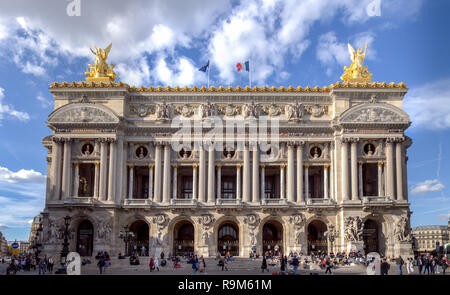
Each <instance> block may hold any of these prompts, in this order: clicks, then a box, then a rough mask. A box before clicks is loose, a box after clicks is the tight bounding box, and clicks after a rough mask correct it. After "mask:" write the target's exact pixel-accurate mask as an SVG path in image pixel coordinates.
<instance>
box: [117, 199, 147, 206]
mask: <svg viewBox="0 0 450 295" xmlns="http://www.w3.org/2000/svg"><path fill="white" fill-rule="evenodd" d="M151 205H152V200H150V199H125V200H123V207H124V208H142V207H149V206H151Z"/></svg>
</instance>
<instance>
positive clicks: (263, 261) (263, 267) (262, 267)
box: [261, 257, 269, 272]
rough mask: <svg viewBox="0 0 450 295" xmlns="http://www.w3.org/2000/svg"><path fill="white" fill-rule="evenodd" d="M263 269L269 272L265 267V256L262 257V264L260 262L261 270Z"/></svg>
mask: <svg viewBox="0 0 450 295" xmlns="http://www.w3.org/2000/svg"><path fill="white" fill-rule="evenodd" d="M265 270H267V272H269V270H268V269H267V260H266V257H263V260H262V264H261V272H264V271H265Z"/></svg>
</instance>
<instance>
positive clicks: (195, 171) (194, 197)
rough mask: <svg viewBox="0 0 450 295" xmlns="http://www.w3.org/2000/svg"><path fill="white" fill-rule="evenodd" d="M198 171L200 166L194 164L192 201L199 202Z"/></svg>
mask: <svg viewBox="0 0 450 295" xmlns="http://www.w3.org/2000/svg"><path fill="white" fill-rule="evenodd" d="M197 169H198V165H197V164H194V165H193V166H192V199H194V200H197V198H198V192H197V190H198V189H197V187H198V186H197V183H198V181H197Z"/></svg>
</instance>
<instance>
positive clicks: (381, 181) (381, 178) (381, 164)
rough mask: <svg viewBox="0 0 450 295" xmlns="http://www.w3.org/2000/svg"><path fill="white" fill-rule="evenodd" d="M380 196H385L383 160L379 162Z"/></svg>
mask: <svg viewBox="0 0 450 295" xmlns="http://www.w3.org/2000/svg"><path fill="white" fill-rule="evenodd" d="M378 196H379V197H383V196H384V194H383V162H381V161H380V162H378Z"/></svg>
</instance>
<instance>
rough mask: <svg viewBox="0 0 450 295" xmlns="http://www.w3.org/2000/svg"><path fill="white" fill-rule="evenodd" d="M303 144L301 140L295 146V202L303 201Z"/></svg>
mask: <svg viewBox="0 0 450 295" xmlns="http://www.w3.org/2000/svg"><path fill="white" fill-rule="evenodd" d="M303 145H304V143H303V142H301V143H300V144H299V145H298V146H297V203H300V202H304V201H305V196H304V194H303Z"/></svg>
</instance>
